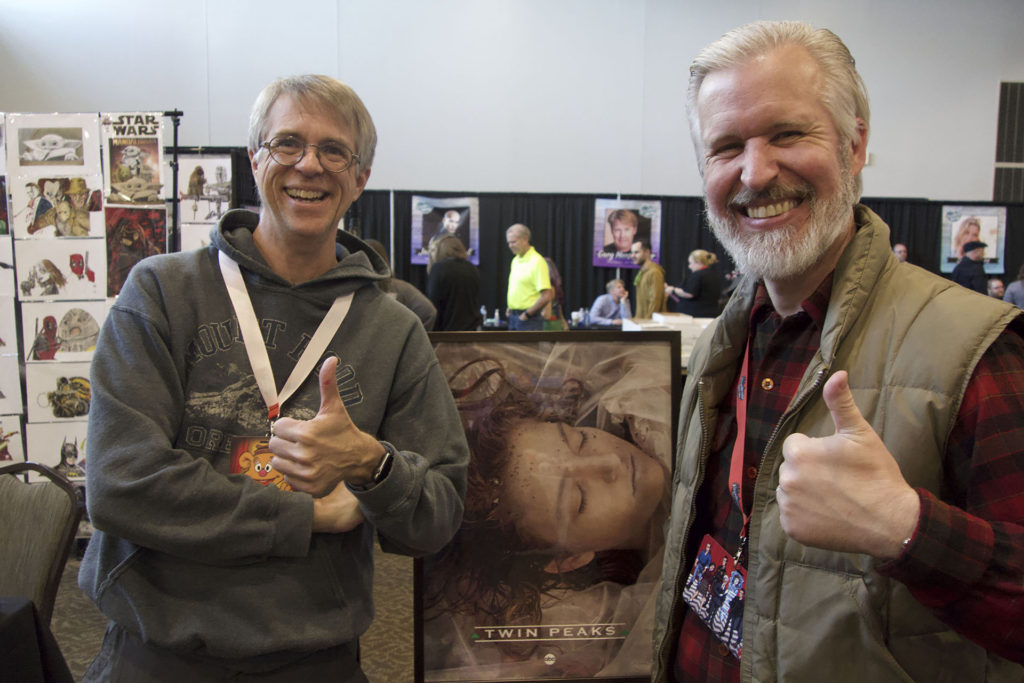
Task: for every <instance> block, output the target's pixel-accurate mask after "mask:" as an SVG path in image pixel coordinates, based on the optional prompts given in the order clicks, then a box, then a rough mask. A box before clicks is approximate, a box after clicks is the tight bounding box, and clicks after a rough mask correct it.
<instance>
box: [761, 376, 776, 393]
mask: <svg viewBox="0 0 1024 683" xmlns="http://www.w3.org/2000/svg"><path fill="white" fill-rule="evenodd" d="M761 388H762V389H764V390H765V391H771V390H772V389H774V388H775V382H773V381H772V378H771V377H765V378H764V379H763V380H761Z"/></svg>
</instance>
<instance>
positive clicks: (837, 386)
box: [822, 370, 867, 433]
mask: <svg viewBox="0 0 1024 683" xmlns="http://www.w3.org/2000/svg"><path fill="white" fill-rule="evenodd" d="M849 380H850V378H849V376H848V375H847V373H846V371H845V370H840V371H839V372H837V373H835V374H834V375H832V376H831V377H829V378H828V381H827V382H825V389H824V391H823V392H822V396H823V397H824V399H825V405H826V406H827V407H828V410H829V412H830V413H831V414H832V422H833V423H834V424H835V426H836V433H840V432H851V431H860V430H861V429H862V428H863V427H864V426H866V424H867V422H866V421H865V420H864V416H863V415H861V413H860V409H858V408H857V404H856V402H855V401H854V400H853V393H852V392H851V391H850V381H849Z"/></svg>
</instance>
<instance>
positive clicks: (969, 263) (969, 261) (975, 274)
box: [952, 241, 988, 295]
mask: <svg viewBox="0 0 1024 683" xmlns="http://www.w3.org/2000/svg"><path fill="white" fill-rule="evenodd" d="M987 246H988V245H987V244H985V243H984V242H977V241H974V242H968V243H967V244H965V245H964V257H963V258H962V259H960V263H958V264H956V268H954V269H953V276H952V278H953V282H955V283H957V284H958V285H963V286H964V287H966V288H967V289H973V290H974V291H976V292H978V293H979V294H986V295H987V294H988V276H987V275H985V266H984V265H983V263H982V262H983V261H984V260H985V247H987Z"/></svg>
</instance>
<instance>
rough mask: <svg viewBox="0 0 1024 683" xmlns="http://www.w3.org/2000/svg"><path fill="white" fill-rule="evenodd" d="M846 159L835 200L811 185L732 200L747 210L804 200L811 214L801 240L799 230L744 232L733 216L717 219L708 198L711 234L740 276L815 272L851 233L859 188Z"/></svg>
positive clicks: (787, 276) (773, 276)
mask: <svg viewBox="0 0 1024 683" xmlns="http://www.w3.org/2000/svg"><path fill="white" fill-rule="evenodd" d="M844 156H845V157H846V158H844V159H841V165H842V169H841V175H840V187H839V190H838V191H837V192H836V193H835V194H834V195H833V196H832V197H828V198H821V197H818V196H816V195H815V193H814V189H813V188H812V187H810V186H809V185H804V186H783V185H773V186H772V187H770V188H768V189H767V190H763V191H761V192H750V191H741V192H740V193H739V194H737V195H736V196H735V197H734V198H733V199H732V201H733V202H737V203H741V204H743V203H749V202H751V201H753V200H754V199H757V198H770V199H771V200H772V201H773V202H774V201H781V200H783V199H785V198H791V197H805V198H806V199H807V202H808V204H809V205H810V209H811V213H810V216H809V217H808V226H807V230H806V231H805V232H806V234H805V235H804V236H803V237H802V238H801V237H800V236H799V235H798V231H799V228H798V227H797V226H795V225H787V226H784V227H782V228H777V229H775V230H770V231H767V232H763V233H762V232H756V233H747V232H742V231H741V230H740V227H739V222H738V221H737V220H736V218H735V217H734V216H733V215H732V214H731V213H730V214H726V215H724V216H723V215H716V214H715V213H714V211H713V210H712V209H711V206H710V205H709V204H708V201H707V196H706V195H705V198H704V207H705V212H706V213H707V217H708V222H709V223H710V224H711V231H712V232H713V233H714V234H715V237H717V238H718V241H719V242H721V243H722V246H724V247H725V249H726V251H728V252H729V255H730V256H731V257H732V260H733V261H734V262H735V263H736V268H737V270H739V271H740V272H741V273H743V274H745V275H752V276H753V277H756V278H759V279H765V280H787V279H790V278H793V277H796V276H798V275H801V274H802V273H806V272H807V271H809V270H810V269H811V267H813V266H814V264H815V263H816V262H817V261H818V259H820V258H821V257H822V255H823V254H824V253H825V252H826V251H827V250H828V248H829V247H831V246H832V245H833V244H834V243H835V242H836V240H838V239H839V238H840V236H841V235H842V234H843V233H844V232H845V231H846V230H847V229H848V228H849V225H850V212H851V210H852V207H853V205H854V204H855V203H856V202H857V185H856V181H855V180H854V178H853V176H852V175H851V174H850V163H849V155H844Z"/></svg>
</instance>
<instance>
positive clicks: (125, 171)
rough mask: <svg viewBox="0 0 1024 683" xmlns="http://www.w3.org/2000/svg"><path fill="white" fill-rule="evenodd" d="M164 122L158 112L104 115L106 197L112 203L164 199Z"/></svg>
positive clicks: (154, 201)
mask: <svg viewBox="0 0 1024 683" xmlns="http://www.w3.org/2000/svg"><path fill="white" fill-rule="evenodd" d="M162 122H163V115H162V114H160V113H156V112H135V113H119V114H104V116H103V151H104V154H105V155H106V160H107V174H106V176H105V180H106V183H105V186H104V196H105V197H106V200H107V203H108V204H129V205H134V204H160V203H162V202H163V191H162V188H163V186H164V182H165V181H164V179H163V177H162V176H161V171H160V169H161V168H163V155H164V151H163V150H164V148H163V141H162V137H161V132H162V130H163V124H162Z"/></svg>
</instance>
